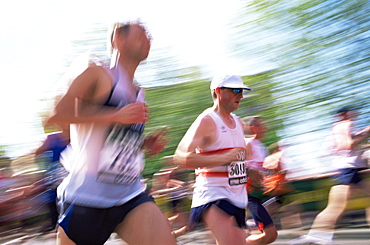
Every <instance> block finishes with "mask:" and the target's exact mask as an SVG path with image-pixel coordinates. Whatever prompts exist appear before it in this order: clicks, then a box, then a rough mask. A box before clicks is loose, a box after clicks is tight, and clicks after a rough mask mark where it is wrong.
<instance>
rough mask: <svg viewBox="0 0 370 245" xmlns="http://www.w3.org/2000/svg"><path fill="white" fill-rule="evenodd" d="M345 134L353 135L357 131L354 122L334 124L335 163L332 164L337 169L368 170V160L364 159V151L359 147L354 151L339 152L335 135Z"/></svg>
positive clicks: (332, 131) (332, 130) (332, 132)
mask: <svg viewBox="0 0 370 245" xmlns="http://www.w3.org/2000/svg"><path fill="white" fill-rule="evenodd" d="M343 132H348V133H349V134H350V135H353V134H354V132H355V129H354V127H353V124H352V122H349V121H342V122H338V123H336V124H334V126H333V127H332V129H331V134H332V136H331V137H332V141H333V142H332V144H333V148H334V150H333V161H332V164H333V166H334V167H335V168H336V169H346V168H367V167H368V164H367V160H366V158H363V157H362V154H363V151H364V149H361V148H360V147H359V146H355V148H354V149H352V150H337V146H336V142H335V140H334V139H335V138H334V136H333V134H341V133H343Z"/></svg>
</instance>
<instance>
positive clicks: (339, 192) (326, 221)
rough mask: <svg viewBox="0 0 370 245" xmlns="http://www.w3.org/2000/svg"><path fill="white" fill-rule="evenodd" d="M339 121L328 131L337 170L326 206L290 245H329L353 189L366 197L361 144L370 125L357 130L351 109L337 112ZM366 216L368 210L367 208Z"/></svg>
mask: <svg viewBox="0 0 370 245" xmlns="http://www.w3.org/2000/svg"><path fill="white" fill-rule="evenodd" d="M336 116H337V118H338V122H337V123H335V124H334V125H333V127H332V128H331V141H332V155H333V156H334V159H333V164H334V165H335V166H336V168H337V169H338V170H339V174H338V175H337V176H335V178H334V181H335V184H334V186H332V187H331V189H330V192H329V198H328V204H327V206H326V208H325V209H324V210H323V211H322V212H321V213H319V214H318V215H317V216H316V218H315V220H314V222H313V224H312V227H311V229H310V231H309V232H308V234H307V235H305V236H302V237H299V238H297V239H294V240H292V241H291V243H290V244H292V245H295V244H306V243H315V244H332V240H333V234H334V229H335V224H336V222H337V220H338V218H339V217H340V216H341V214H342V213H343V212H344V210H345V208H346V205H347V201H348V198H349V197H350V195H351V191H352V189H353V188H361V189H362V190H363V191H364V192H365V193H366V194H367V195H368V196H370V190H369V187H368V186H363V184H362V182H361V181H362V180H363V177H362V176H361V170H364V169H366V168H368V164H367V160H366V159H364V158H362V151H361V150H360V144H361V143H362V142H364V141H365V140H367V139H368V137H369V136H370V126H367V127H366V128H364V129H362V130H360V131H356V130H355V129H354V123H355V119H356V116H357V112H356V110H355V109H354V108H352V107H351V106H345V107H342V108H340V109H339V110H338V111H337V112H336ZM367 211H368V215H369V211H370V208H368V209H367Z"/></svg>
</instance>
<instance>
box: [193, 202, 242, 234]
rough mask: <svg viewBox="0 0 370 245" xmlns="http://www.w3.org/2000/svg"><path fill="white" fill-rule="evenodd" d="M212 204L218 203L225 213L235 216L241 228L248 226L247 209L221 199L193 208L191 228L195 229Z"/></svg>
mask: <svg viewBox="0 0 370 245" xmlns="http://www.w3.org/2000/svg"><path fill="white" fill-rule="evenodd" d="M212 205H216V206H217V207H218V208H219V209H221V210H222V211H224V212H225V213H227V214H229V215H230V216H234V218H235V220H236V223H237V224H238V226H239V227H240V228H243V229H245V228H246V227H247V226H246V224H245V209H244V208H238V207H236V206H235V205H233V204H232V203H231V202H229V201H228V200H226V199H221V200H218V201H214V202H210V203H207V204H204V205H201V206H199V207H195V208H192V209H191V211H190V227H189V228H190V229H193V228H194V227H195V226H196V224H197V223H199V222H200V221H201V219H202V214H203V212H204V210H206V209H207V208H209V207H211V206H212Z"/></svg>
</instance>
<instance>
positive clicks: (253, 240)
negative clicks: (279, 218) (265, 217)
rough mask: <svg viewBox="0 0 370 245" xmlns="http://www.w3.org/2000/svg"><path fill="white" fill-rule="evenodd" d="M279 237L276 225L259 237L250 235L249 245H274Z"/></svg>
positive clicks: (268, 228)
mask: <svg viewBox="0 0 370 245" xmlns="http://www.w3.org/2000/svg"><path fill="white" fill-rule="evenodd" d="M277 236H278V233H277V230H276V227H275V225H273V226H270V227H267V228H265V229H264V230H263V231H262V232H261V234H257V235H250V236H249V237H248V238H247V242H248V244H253V245H254V244H256V245H263V244H270V243H273V242H274V241H275V240H276V238H277Z"/></svg>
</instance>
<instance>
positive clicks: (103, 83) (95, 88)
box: [47, 66, 148, 124]
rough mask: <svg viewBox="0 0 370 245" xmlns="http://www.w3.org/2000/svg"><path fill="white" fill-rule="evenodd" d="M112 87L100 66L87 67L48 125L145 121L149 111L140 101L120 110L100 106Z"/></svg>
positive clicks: (110, 80)
mask: <svg viewBox="0 0 370 245" xmlns="http://www.w3.org/2000/svg"><path fill="white" fill-rule="evenodd" d="M112 86H113V82H112V78H111V77H110V75H109V74H107V72H105V71H104V70H103V68H102V67H98V66H93V67H89V68H87V69H86V70H85V71H84V72H83V73H82V74H81V75H79V76H78V77H77V78H76V79H75V80H74V81H73V83H72V84H71V86H70V87H69V89H68V91H67V93H66V94H65V95H64V96H63V97H62V99H61V100H60V101H59V102H58V104H57V106H56V107H55V110H54V114H53V115H52V116H51V117H50V118H49V119H48V120H47V123H55V124H58V123H69V124H72V123H92V122H94V123H112V122H119V123H122V124H133V123H138V122H146V116H145V115H146V113H148V109H147V105H146V104H145V103H143V102H135V103H131V104H128V105H126V106H124V107H121V108H119V109H116V108H114V107H113V108H112V107H110V106H104V105H103V104H104V102H105V101H106V99H107V98H108V96H109V93H110V91H111V89H112Z"/></svg>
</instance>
